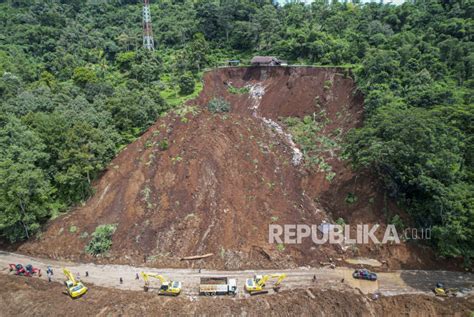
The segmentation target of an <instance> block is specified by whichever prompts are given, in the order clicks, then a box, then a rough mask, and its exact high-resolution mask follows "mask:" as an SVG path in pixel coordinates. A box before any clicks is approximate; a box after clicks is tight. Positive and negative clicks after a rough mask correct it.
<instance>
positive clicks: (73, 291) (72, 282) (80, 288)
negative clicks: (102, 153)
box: [63, 268, 87, 298]
mask: <svg viewBox="0 0 474 317" xmlns="http://www.w3.org/2000/svg"><path fill="white" fill-rule="evenodd" d="M63 273H64V275H66V277H67V280H66V281H64V284H65V285H66V288H67V292H68V294H69V296H71V297H72V298H78V297H81V296H82V295H84V294H85V293H86V292H87V287H85V286H84V284H82V282H80V281H77V280H76V279H75V278H74V275H73V274H72V273H71V271H69V270H68V269H66V268H63Z"/></svg>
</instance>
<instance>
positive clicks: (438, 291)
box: [433, 283, 458, 297]
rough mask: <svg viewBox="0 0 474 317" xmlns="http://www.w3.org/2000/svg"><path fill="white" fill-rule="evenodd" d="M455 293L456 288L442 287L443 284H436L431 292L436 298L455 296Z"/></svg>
mask: <svg viewBox="0 0 474 317" xmlns="http://www.w3.org/2000/svg"><path fill="white" fill-rule="evenodd" d="M457 291H458V290H457V289H456V288H446V287H444V284H443V283H436V287H435V288H434V290H433V292H434V293H435V295H436V296H441V297H448V296H456V293H457Z"/></svg>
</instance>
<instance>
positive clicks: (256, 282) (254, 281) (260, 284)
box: [245, 273, 286, 295]
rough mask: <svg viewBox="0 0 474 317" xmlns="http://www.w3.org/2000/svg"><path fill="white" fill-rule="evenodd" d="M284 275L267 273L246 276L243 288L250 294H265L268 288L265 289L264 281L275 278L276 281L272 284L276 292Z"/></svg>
mask: <svg viewBox="0 0 474 317" xmlns="http://www.w3.org/2000/svg"><path fill="white" fill-rule="evenodd" d="M285 277H286V274H284V273H282V274H280V273H278V274H269V275H263V276H262V275H255V276H254V277H253V278H248V279H247V280H246V281H245V290H246V291H247V292H249V294H250V295H257V294H265V293H268V290H266V289H265V283H266V282H267V281H268V280H269V279H274V278H276V279H277V281H276V282H275V284H274V285H273V289H274V290H275V291H276V292H277V291H278V290H279V289H280V283H281V281H283V279H284V278H285Z"/></svg>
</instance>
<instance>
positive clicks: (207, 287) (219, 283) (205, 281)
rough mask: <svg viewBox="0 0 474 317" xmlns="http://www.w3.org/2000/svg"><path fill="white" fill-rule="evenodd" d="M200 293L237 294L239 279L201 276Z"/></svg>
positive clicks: (210, 294) (209, 294)
mask: <svg viewBox="0 0 474 317" xmlns="http://www.w3.org/2000/svg"><path fill="white" fill-rule="evenodd" d="M199 294H200V295H208V296H213V295H235V294H237V280H236V279H235V278H227V277H201V283H200V284H199Z"/></svg>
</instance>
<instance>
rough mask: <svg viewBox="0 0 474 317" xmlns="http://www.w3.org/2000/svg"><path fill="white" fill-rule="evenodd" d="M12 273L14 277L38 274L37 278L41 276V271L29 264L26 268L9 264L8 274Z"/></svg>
mask: <svg viewBox="0 0 474 317" xmlns="http://www.w3.org/2000/svg"><path fill="white" fill-rule="evenodd" d="M12 271H15V275H21V276H28V277H31V276H33V275H35V274H38V276H41V269H38V268H35V267H33V265H31V264H28V265H26V266H23V265H21V264H10V272H12Z"/></svg>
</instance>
